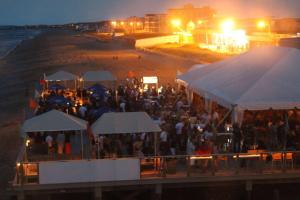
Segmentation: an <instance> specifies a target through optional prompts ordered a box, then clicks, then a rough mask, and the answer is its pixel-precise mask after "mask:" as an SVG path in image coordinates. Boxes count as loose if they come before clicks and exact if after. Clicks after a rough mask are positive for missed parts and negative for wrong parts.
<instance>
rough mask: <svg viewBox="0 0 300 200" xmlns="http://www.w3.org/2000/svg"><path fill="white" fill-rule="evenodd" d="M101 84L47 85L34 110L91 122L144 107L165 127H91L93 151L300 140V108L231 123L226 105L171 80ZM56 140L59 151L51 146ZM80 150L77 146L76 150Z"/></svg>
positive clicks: (217, 149)
mask: <svg viewBox="0 0 300 200" xmlns="http://www.w3.org/2000/svg"><path fill="white" fill-rule="evenodd" d="M99 87H100V86H98V89H95V88H94V89H93V88H92V89H91V88H87V89H77V91H73V92H69V91H68V90H65V89H61V90H58V89H57V90H55V91H54V90H52V91H49V92H48V93H47V94H44V95H43V96H41V97H40V99H39V103H38V104H39V107H38V109H37V112H36V114H37V115H38V114H41V113H44V112H46V111H49V110H51V109H58V110H61V111H63V112H66V113H68V114H71V115H74V116H77V117H79V118H82V119H84V120H87V121H88V122H89V124H92V123H93V122H94V121H96V120H97V119H98V118H99V117H101V115H102V114H103V113H105V112H132V111H145V112H147V113H148V114H149V115H150V117H151V118H152V119H153V120H154V121H155V123H157V124H158V125H159V126H160V127H161V129H162V131H161V133H131V134H117V135H113V136H94V135H93V134H92V133H89V131H88V134H87V135H88V136H89V138H88V142H87V143H89V144H86V146H88V147H89V148H90V155H91V156H92V157H97V158H105V157H126V156H139V157H141V156H151V155H155V154H157V155H202V154H205V155H206V154H217V153H231V152H235V153H239V152H245V153H246V152H247V151H248V150H250V149H264V150H266V151H273V150H296V149H297V145H298V143H299V142H298V140H299V137H297V136H299V134H300V133H299V131H300V123H299V120H298V119H300V118H299V117H298V114H299V113H298V111H297V110H294V111H289V112H283V111H273V110H269V111H263V112H250V111H246V112H245V114H244V120H243V123H242V124H237V123H234V124H232V122H231V117H230V114H228V110H226V109H225V108H223V107H221V106H219V105H217V104H214V105H213V106H212V107H211V109H210V110H209V111H208V110H207V109H206V108H205V106H204V100H203V99H202V98H201V97H197V98H196V99H198V100H197V101H195V102H194V103H189V102H188V98H187V94H186V92H185V90H184V88H175V87H173V86H171V85H170V84H167V85H165V86H162V87H160V88H156V87H155V86H153V87H152V86H151V85H147V86H145V85H143V84H141V83H139V81H138V80H137V79H127V80H126V82H125V83H124V84H122V85H119V86H118V87H117V88H116V90H112V89H107V88H105V87H102V86H101V87H102V89H99ZM53 98H54V99H56V100H53ZM155 134H158V135H156V136H157V137H155ZM32 136H34V137H32V138H39V139H38V141H40V142H42V141H43V142H44V143H46V144H47V145H48V152H51V153H53V152H57V153H58V154H63V153H70V152H72V151H71V150H70V149H71V147H73V146H78V142H77V143H76V142H74V141H79V139H78V138H77V139H76V134H74V133H60V134H45V135H42V136H41V135H39V134H36V133H35V134H32ZM41 138H42V139H41ZM155 138H157V142H155ZM70 141H73V142H70ZM70 144H71V147H70ZM79 145H80V144H79ZM155 145H156V147H155ZM54 146H56V151H53V147H54ZM78 151H80V149H78V148H77V150H76V151H75V152H78Z"/></svg>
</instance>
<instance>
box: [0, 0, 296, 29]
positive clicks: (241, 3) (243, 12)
mask: <svg viewBox="0 0 300 200" xmlns="http://www.w3.org/2000/svg"><path fill="white" fill-rule="evenodd" d="M0 2H1V7H0V13H1V14H0V26H5V25H17V26H18V25H56V24H69V23H80V22H94V21H103V20H107V19H113V18H115V19H117V18H126V17H130V16H143V15H144V14H146V13H165V12H166V10H167V9H168V8H174V7H181V6H183V5H184V4H189V3H191V4H193V5H194V6H197V7H200V6H210V7H212V8H214V9H216V10H217V11H218V14H219V15H225V16H228V17H243V18H253V17H266V16H274V17H277V18H282V17H283V18H298V17H300V13H299V12H298V10H300V2H299V1H298V0H285V1H282V0H260V1H257V0H256V1H251V2H249V1H248V0H222V1H221V2H220V1H217V0H203V1H201V2H199V1H197V0H163V1H161V0H152V1H148V0H114V1H110V2H107V1H105V0H86V1H84V3H82V2H83V1H81V0H65V1H63V2H61V0H51V1H50V0H44V1H37V0H27V1H21V0H0Z"/></svg>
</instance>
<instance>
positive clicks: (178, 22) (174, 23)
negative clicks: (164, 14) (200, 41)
mask: <svg viewBox="0 0 300 200" xmlns="http://www.w3.org/2000/svg"><path fill="white" fill-rule="evenodd" d="M171 24H172V26H173V27H175V28H180V27H181V20H180V19H173V20H172V21H171Z"/></svg>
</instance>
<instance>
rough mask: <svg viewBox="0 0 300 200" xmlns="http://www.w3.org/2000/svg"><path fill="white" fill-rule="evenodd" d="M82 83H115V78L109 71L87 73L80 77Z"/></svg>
mask: <svg viewBox="0 0 300 200" xmlns="http://www.w3.org/2000/svg"><path fill="white" fill-rule="evenodd" d="M82 79H83V81H90V82H100V81H116V80H117V79H116V77H114V76H113V75H112V73H110V72H109V71H105V70H99V71H88V72H86V73H85V74H84V75H83V76H82Z"/></svg>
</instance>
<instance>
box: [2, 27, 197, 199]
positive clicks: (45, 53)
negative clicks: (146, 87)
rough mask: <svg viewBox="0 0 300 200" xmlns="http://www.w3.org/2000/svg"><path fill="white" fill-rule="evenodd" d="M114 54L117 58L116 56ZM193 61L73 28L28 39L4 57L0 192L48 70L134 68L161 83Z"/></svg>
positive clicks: (123, 71) (120, 73)
mask: <svg viewBox="0 0 300 200" xmlns="http://www.w3.org/2000/svg"><path fill="white" fill-rule="evenodd" d="M113 56H118V59H117V60H113V59H112V57H113ZM138 56H141V59H138ZM193 64H195V63H194V62H192V61H187V60H186V59H180V58H174V57H168V56H166V55H164V56H163V55H159V54H150V53H145V52H142V51H138V50H135V49H133V48H130V47H129V46H128V45H126V44H124V42H122V41H119V40H114V41H110V40H108V41H107V40H106V41H102V40H99V39H98V38H95V37H90V36H87V35H82V34H79V33H75V32H71V31H52V32H47V33H43V34H41V35H40V36H38V37H36V38H35V39H32V40H28V41H24V42H23V43H22V44H21V45H19V46H18V47H17V48H16V49H15V50H14V51H13V52H11V53H10V54H9V55H8V56H7V57H5V58H4V59H3V60H0V76H1V79H0V109H1V112H0V170H1V176H0V194H1V193H2V192H1V189H3V188H4V187H5V185H6V184H7V181H10V180H12V178H13V176H14V166H15V159H16V156H17V153H18V151H19V148H20V145H21V141H20V138H19V127H20V124H21V123H22V120H23V119H24V112H23V108H24V107H25V106H27V104H28V99H29V98H30V97H33V93H34V84H35V83H37V82H38V81H39V79H40V78H41V77H43V74H44V73H46V74H51V73H54V72H56V71H58V70H66V71H69V72H72V73H75V74H82V73H84V72H85V71H88V70H100V69H102V70H109V71H111V72H112V73H113V74H114V75H115V76H116V77H117V78H118V79H124V78H126V75H127V73H128V71H133V72H134V73H135V74H136V76H138V77H141V76H158V77H159V80H160V83H162V84H166V83H174V79H175V77H176V73H177V70H179V71H181V72H185V71H186V70H187V69H189V67H191V66H192V65H193ZM2 194H3V193H2ZM0 199H1V197H0Z"/></svg>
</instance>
